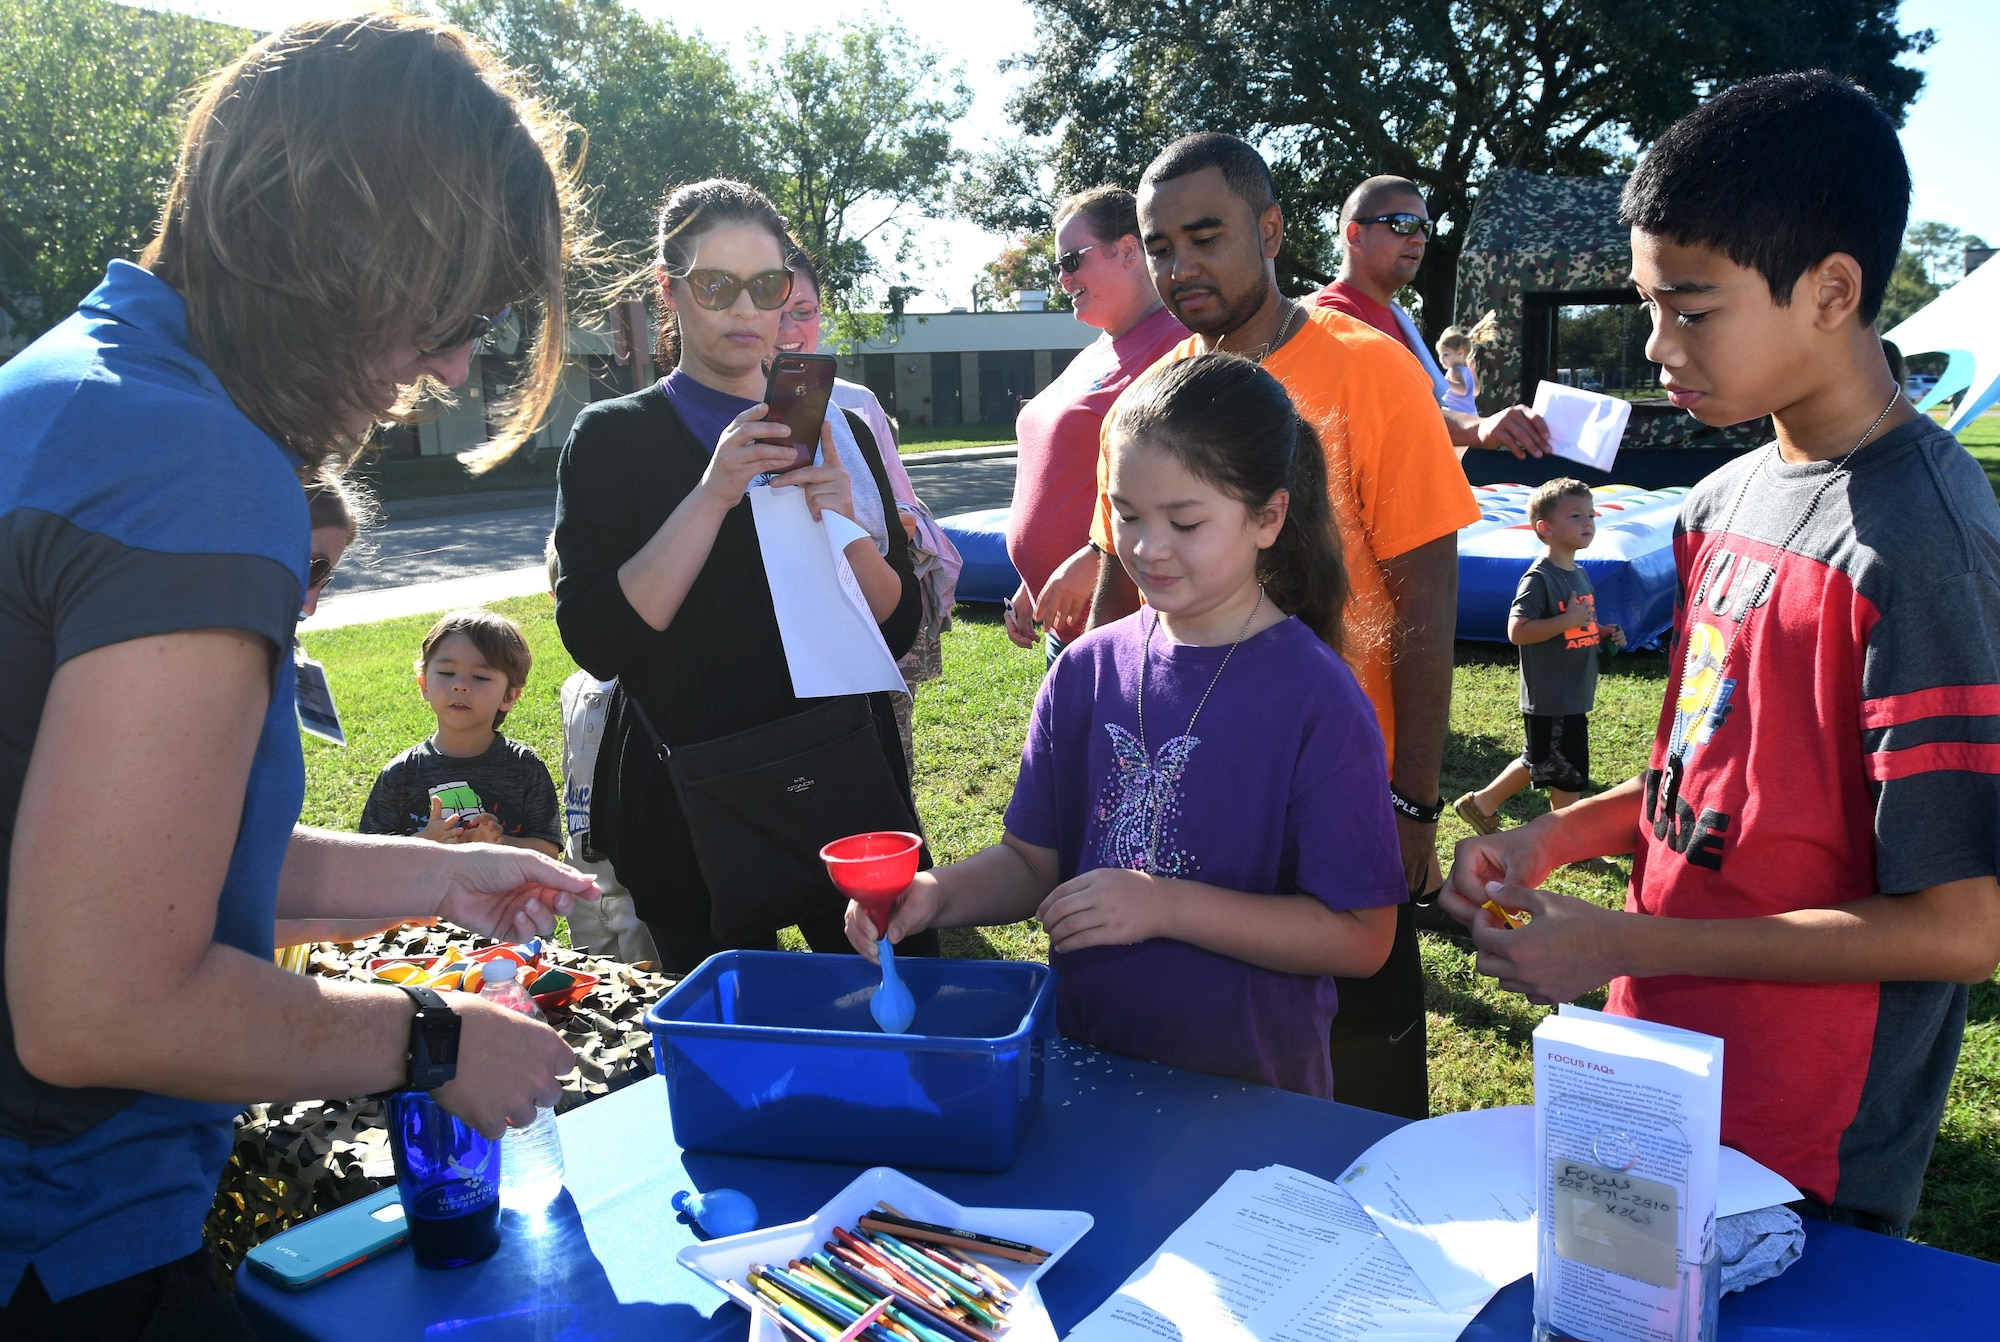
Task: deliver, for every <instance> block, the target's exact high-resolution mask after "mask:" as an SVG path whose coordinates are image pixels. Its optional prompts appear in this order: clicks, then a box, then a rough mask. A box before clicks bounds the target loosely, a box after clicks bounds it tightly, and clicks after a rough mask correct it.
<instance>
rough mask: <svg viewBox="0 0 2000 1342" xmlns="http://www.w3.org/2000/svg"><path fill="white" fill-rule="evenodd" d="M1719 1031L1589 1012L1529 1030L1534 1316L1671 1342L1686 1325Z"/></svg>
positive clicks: (1716, 1117) (1712, 1208)
mask: <svg viewBox="0 0 2000 1342" xmlns="http://www.w3.org/2000/svg"><path fill="white" fill-rule="evenodd" d="M1722 1063H1723V1058H1722V1041H1721V1040H1720V1039H1716V1038H1714V1037H1712V1036H1709V1035H1702V1034H1696V1033H1694V1032H1692V1031H1687V1030H1677V1029H1674V1028H1672V1027H1670V1026H1659V1025H1655V1024H1651V1023H1648V1022H1634V1021H1631V1020H1628V1019H1626V1018H1624V1017H1618V1016H1608V1015H1605V1014H1604V1013H1602V1012H1595V1011H1570V1010H1565V1011H1564V1012H1563V1013H1562V1014H1560V1015H1556V1016H1551V1017H1549V1018H1548V1019H1546V1020H1544V1021H1543V1022H1542V1023H1541V1024H1540V1025H1539V1026H1537V1027H1536V1028H1535V1129H1536V1150H1537V1153H1538V1154H1537V1161H1536V1177H1537V1182H1538V1187H1537V1197H1536V1221H1537V1225H1538V1228H1539V1234H1538V1236H1537V1255H1538V1256H1537V1271H1538V1273H1543V1274H1546V1275H1540V1276H1538V1277H1537V1279H1536V1318H1537V1322H1538V1324H1547V1325H1548V1326H1550V1327H1552V1328H1554V1329H1556V1330H1558V1331H1560V1332H1562V1333H1566V1334H1569V1335H1571V1336H1577V1337H1591V1338H1602V1339H1605V1342H1675V1339H1677V1338H1679V1337H1682V1336H1685V1335H1686V1330H1687V1329H1688V1328H1690V1327H1693V1326H1695V1325H1697V1324H1698V1321H1699V1311H1700V1309H1701V1290H1700V1273H1701V1265H1702V1260H1703V1256H1704V1252H1705V1250H1706V1248H1707V1246H1708V1245H1709V1243H1710V1242H1711V1240H1712V1239H1713V1237H1714V1233H1715V1216H1716V1183H1717V1177H1718V1171H1719V1166H1720V1160H1721V1154H1720V1151H1721V1128H1722Z"/></svg>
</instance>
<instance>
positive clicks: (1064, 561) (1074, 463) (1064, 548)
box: [1007, 186, 1187, 661]
mask: <svg viewBox="0 0 2000 1342" xmlns="http://www.w3.org/2000/svg"><path fill="white" fill-rule="evenodd" d="M1055 224H1056V282H1057V283H1058V284H1060V285H1062V287H1063V292H1065V293H1067V294H1068V295H1069V298H1070V305H1071V307H1072V308H1073V310H1074V311H1075V313H1076V319H1077V320H1078V321H1080V322H1084V323H1087V324H1088V325H1091V326H1095V327H1096V328H1097V329H1098V330H1100V331H1102V332H1103V334H1102V335H1100V336H1098V338H1097V339H1096V341H1095V342H1094V343H1092V344H1091V345H1090V346H1089V347H1088V348H1086V349H1084V350H1082V351H1081V352H1079V353H1078V354H1077V356H1076V358H1075V359H1073V360H1071V361H1070V365H1069V367H1067V368H1065V369H1063V371H1062V373H1061V374H1060V375H1059V376H1058V377H1057V378H1056V379H1055V380H1054V381H1053V382H1051V383H1049V385H1048V386H1046V387H1044V388H1043V389H1042V390H1041V392H1040V393H1039V394H1038V395H1037V396H1036V397H1035V398H1034V399H1033V400H1031V401H1029V402H1028V403H1027V404H1025V405H1023V406H1022V407H1021V413H1020V417H1019V418H1017V419H1016V420H1015V421H1014V431H1015V433H1016V435H1017V436H1018V437H1019V438H1020V442H1021V454H1020V461H1019V465H1018V466H1017V468H1016V470H1015V474H1014V508H1013V513H1012V515H1011V517H1010V518H1009V519H1008V522H1007V556H1008V558H1010V559H1012V560H1013V561H1014V567H1015V569H1016V570H1018V571H1019V572H1020V575H1021V585H1020V587H1019V588H1018V589H1017V590H1016V591H1015V593H1014V599H1013V600H1012V601H1011V602H1010V603H1009V604H1008V607H1007V636H1008V637H1009V638H1011V639H1013V640H1014V642H1015V643H1017V644H1019V645H1020V646H1021V647H1024V648H1032V647H1034V646H1035V629H1036V626H1040V627H1041V630H1042V632H1043V633H1044V634H1045V635H1046V636H1047V651H1048V656H1049V660H1051V661H1054V660H1055V656H1056V654H1057V653H1058V652H1060V651H1062V647H1063V645H1064V644H1065V643H1068V642H1070V641H1071V640H1073V639H1075V638H1076V637H1078V636H1079V635H1080V634H1082V633H1083V625H1084V620H1085V618H1086V617H1087V616H1088V615H1089V614H1090V592H1091V587H1092V585H1093V584H1094V583H1095V582H1096V580H1097V556H1096V555H1095V554H1093V553H1092V552H1091V547H1090V519H1091V515H1092V512H1093V510H1094V509H1095V507H1096V504H1097V451H1098V437H1099V434H1100V432H1101V431H1102V429H1103V426H1104V416H1105V414H1106V413H1107V412H1108V411H1109V410H1110V409H1111V403H1112V402H1113V401H1116V400H1117V399H1118V395H1119V393H1120V392H1122V391H1124V390H1125V388H1126V387H1127V386H1128V385H1129V384H1130V383H1131V381H1132V379H1134V378H1136V377H1137V376H1139V374H1141V373H1143V372H1145V371H1146V369H1148V368H1150V367H1151V366H1152V365H1153V364H1154V362H1155V361H1157V360H1158V359H1159V358H1160V356H1161V355H1163V354H1165V353H1166V352H1167V351H1168V350H1170V349H1172V348H1173V347H1174V346H1175V345H1177V344H1179V343H1180V342H1181V341H1183V340H1185V339H1186V338H1187V329H1186V328H1185V327H1183V326H1182V325H1181V324H1180V323H1179V322H1178V321H1176V320H1175V319H1174V315H1173V314H1172V313H1171V312H1168V311H1167V309H1166V307H1165V305H1163V304H1162V303H1161V302H1160V295H1159V293H1158V291H1157V290H1155V289H1154V288H1153V277H1152V272H1151V271H1150V270H1149V269H1148V268H1147V265H1146V251H1145V248H1143V247H1142V246H1140V245H1139V204H1138V200H1137V198H1136V197H1134V196H1133V194H1132V193H1131V192H1130V191H1122V190H1119V189H1118V188H1117V187H1109V186H1101V187H1097V188H1095V189H1094V190H1090V191H1085V192H1082V193H1080V194H1078V195H1074V196H1071V197H1070V198H1069V199H1067V200H1065V201H1063V202H1062V204H1060V205H1058V206H1057V207H1056V218H1055Z"/></svg>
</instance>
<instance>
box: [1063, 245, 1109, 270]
mask: <svg viewBox="0 0 2000 1342" xmlns="http://www.w3.org/2000/svg"><path fill="white" fill-rule="evenodd" d="M1103 245H1104V244H1103V243H1101V242H1093V243H1091V244H1090V246H1088V247H1079V248H1077V249H1076V250H1075V251H1073V252H1064V253H1063V254H1062V255H1061V256H1058V257H1057V258H1056V270H1057V272H1058V273H1060V274H1064V275H1074V274H1076V272H1077V270H1078V269H1079V268H1081V267H1082V265H1083V254H1084V253H1085V252H1090V251H1095V250H1097V249H1098V248H1099V247H1102V246H1103Z"/></svg>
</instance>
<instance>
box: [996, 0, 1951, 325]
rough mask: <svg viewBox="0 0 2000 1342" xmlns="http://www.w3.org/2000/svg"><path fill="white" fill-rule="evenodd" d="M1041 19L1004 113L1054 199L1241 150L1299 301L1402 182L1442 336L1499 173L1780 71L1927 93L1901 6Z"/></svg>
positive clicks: (1142, 2)
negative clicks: (1180, 149)
mask: <svg viewBox="0 0 2000 1342" xmlns="http://www.w3.org/2000/svg"><path fill="white" fill-rule="evenodd" d="M1032 3H1033V4H1034V6H1035V10H1036V45H1035V49H1034V50H1033V51H1032V52H1030V53H1028V54H1026V55H1024V56H1022V57H1019V58H1017V62H1016V63H1017V64H1018V65H1019V66H1020V67H1022V68H1025V69H1026V70H1028V71H1029V72H1030V74H1031V76H1032V78H1031V79H1030V81H1029V83H1028V84H1027V86H1026V87H1025V88H1024V89H1022V91H1021V92H1020V93H1019V94H1017V95H1016V97H1015V99H1014V101H1013V103H1012V104H1011V105H1010V108H1009V112H1010V115H1011V116H1012V118H1013V119H1014V121H1015V122H1016V123H1017V124H1018V125H1019V126H1020V127H1021V128H1022V129H1023V130H1024V131H1025V132H1027V133H1028V134H1029V135H1030V136H1036V137H1050V139H1051V142H1050V144H1049V150H1050V153H1051V162H1052V164H1053V167H1054V175H1055V179H1056V182H1057V185H1058V186H1059V187H1060V188H1061V189H1063V190H1075V189H1078V188H1081V187H1088V186H1093V185H1097V184H1100V183H1116V184H1119V185H1123V186H1128V187H1129V186H1133V185H1135V184H1136V182H1137V179H1138V176H1139V173H1140V172H1141V171H1142V170H1143V169H1144V167H1145V165H1146V163H1147V162H1148V161H1149V160H1150V159H1151V158H1152V156H1153V155H1154V154H1155V153H1157V152H1158V151H1159V150H1160V149H1161V148H1162V147H1163V146H1164V145H1165V144H1166V143H1167V142H1168V141H1169V140H1171V139H1173V138H1174V137H1175V136H1177V135H1181V134H1184V133H1186V132H1188V131H1191V130H1198V129H1208V130H1224V131H1230V132H1233V133H1235V134H1238V135H1241V136H1243V137H1244V138H1246V139H1248V140H1250V141H1252V142H1253V143H1255V144H1258V145H1260V146H1261V147H1263V148H1264V150H1265V151H1266V155H1267V157H1268V158H1270V159H1271V161H1272V170H1273V174H1274V176H1275V177H1276V179H1277V183H1278V189H1279V196H1280V199H1281V200H1282V201H1283V203H1284V205H1285V210H1286V220H1287V226H1286V244H1285V250H1284V252H1283V254H1282V255H1281V256H1280V257H1279V276H1280V281H1281V283H1283V284H1284V285H1285V286H1286V288H1287V289H1289V290H1292V291H1296V290H1298V289H1299V288H1302V287H1304V286H1306V285H1309V284H1318V283H1322V282H1324V281H1325V280H1327V279H1329V278H1331V276H1332V273H1333V269H1334V265H1335V260H1336V256H1335V250H1334V247H1333V238H1332V237H1331V235H1330V232H1329V229H1328V227H1327V223H1328V220H1329V216H1330V215H1331V214H1333V213H1334V212H1335V211H1337V209H1338V208H1339V205H1340V201H1341V199H1342V197H1343V196H1345V194H1346V193H1347V191H1348V190H1350V189H1351V188H1352V187H1353V186H1354V184H1355V183H1357V182H1359V181H1360V180H1361V179H1362V178H1364V177H1367V176H1370V175H1371V174H1374V173H1382V172H1389V173H1397V174H1400V175H1402V176H1405V177H1409V178H1411V179H1412V180H1413V181H1415V182H1417V183H1418V184H1419V185H1420V186H1421V187H1422V188H1423V191H1424V194H1425V196H1426V198H1427V200H1428V202H1429V206H1430V210H1431V213H1432V215H1433V216H1435V217H1436V218H1437V219H1438V220H1439V222H1440V230H1441V231H1440V234H1439V235H1438V236H1437V237H1436V238H1435V239H1434V240H1433V241H1432V243H1431V246H1430V248H1429V249H1428V252H1427V254H1426V255H1425V258H1424V265H1423V269H1422V270H1421V271H1420V272H1419V273H1418V275H1417V279H1416V284H1415V288H1416V289H1417V291H1418V293H1419V294H1421V296H1422V297H1423V299H1424V303H1423V313H1424V322H1425V325H1426V327H1427V328H1437V329H1432V330H1430V334H1431V335H1432V336H1435V335H1436V334H1437V333H1438V330H1440V329H1442V327H1443V325H1444V322H1445V319H1446V317H1447V315H1448V314H1449V313H1450V312H1451V309H1452V287H1453V279H1454V275H1455V273H1456V270H1457V262H1458V251H1459V246H1460V240H1461V239H1462V237H1463V235H1464V229H1465V224H1466V221H1467V219H1468V217H1469V216H1470V214H1471V212H1472V208H1473V206H1474V205H1475V204H1476V202H1477V200H1478V194H1479V184H1480V182H1481V181H1482V180H1483V179H1484V177H1485V176H1486V175H1487V174H1488V173H1489V172H1491V171H1493V170H1494V169H1496V168H1500V167H1517V168H1526V169H1530V170H1532V171H1537V172H1548V173H1561V174H1595V173H1603V172H1609V171H1613V170H1618V169H1623V168H1625V167H1627V166H1628V165H1629V162H1630V147H1631V145H1632V144H1633V143H1634V142H1637V143H1640V144H1643V143H1645V142H1647V141H1649V140H1651V139H1653V138H1654V137H1656V136H1658V135H1659V134H1660V132H1661V131H1663V130H1665V129H1666V127H1667V126H1668V125H1670V124H1671V123H1672V122H1673V120H1674V119H1675V118H1676V117H1678V116H1680V115H1681V114H1682V113H1684V112H1686V111H1687V110H1689V109H1690V108H1692V107H1693V106H1695V105H1696V103H1697V102H1698V101H1699V99H1700V98H1701V97H1703V96H1705V95H1706V94H1708V93H1710V92H1712V91H1714V90H1715V89H1718V88H1720V87H1723V86H1726V85H1728V84H1730V83H1733V82H1736V81H1738V80H1741V79H1744V78H1747V77H1749V76H1752V75H1756V74H1762V73H1766V72H1769V71H1775V70H1785V69H1803V68H1813V67H1823V68H1827V69H1832V70H1839V71H1842V72H1844V73H1847V74H1849V75H1851V76H1853V77H1855V78H1856V79H1857V80H1859V81H1860V82H1861V83H1862V84H1863V85H1864V86H1865V87H1867V88H1868V89H1869V90H1870V91H1871V92H1872V93H1873V94H1874V95H1875V97H1876V99H1877V100H1878V101H1879V102H1880V103H1881V105H1882V107H1883V109H1884V110H1885V111H1887V112H1888V113H1889V115H1890V116H1891V117H1892V118H1894V119H1895V120H1896V121H1898V122H1899V123H1900V121H1901V120H1902V116H1903V113H1904V111H1905V109H1907V108H1908V106H1909V104H1910V102H1911V101H1912V100H1913V99H1914V98H1915V97H1916V95H1917V92H1918V90H1919V89H1920V88H1921V87H1922V83H1923V76H1922V74H1920V73H1919V72H1918V71H1916V70H1913V69H1910V68H1909V67H1907V66H1904V65H1901V64H1898V63H1897V62H1898V60H1899V58H1901V57H1903V56H1906V55H1912V54H1915V53H1919V52H1922V51H1924V50H1926V49H1927V48H1928V47H1929V46H1930V44H1931V42H1932V40H1933V39H1932V34H1931V33H1930V32H1929V31H1928V30H1923V31H1919V32H1914V33H1903V32H1901V31H1899V30H1898V28H1897V26H1896V17H1895V16H1896V8H1897V3H1898V0H1784V2H1783V3H1779V2H1778V0H1772V2H1771V3H1766V4H1744V3H1742V0H1566V2H1565V3H1561V4H1549V3H1546V0H1480V3H1478V4H1466V3H1462V0H1293V2H1291V3H1284V4H1273V3H1270V0H1179V2H1178V3H1175V4H1173V5H1160V4H1157V3H1154V2H1153V0H1032ZM992 212H994V213H997V211H992Z"/></svg>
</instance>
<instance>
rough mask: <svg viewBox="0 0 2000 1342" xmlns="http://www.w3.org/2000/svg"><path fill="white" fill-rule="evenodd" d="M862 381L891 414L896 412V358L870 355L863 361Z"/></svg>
mask: <svg viewBox="0 0 2000 1342" xmlns="http://www.w3.org/2000/svg"><path fill="white" fill-rule="evenodd" d="M861 368H862V372H861V380H862V382H864V383H866V384H867V387H868V390H870V391H872V392H874V393H875V399H876V400H878V401H880V402H881V403H882V408H883V409H884V410H886V411H888V412H889V413H890V414H892V415H893V414H895V413H897V411H896V356H895V355H893V354H870V355H868V356H867V357H866V358H865V359H863V360H862V365H861Z"/></svg>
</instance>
